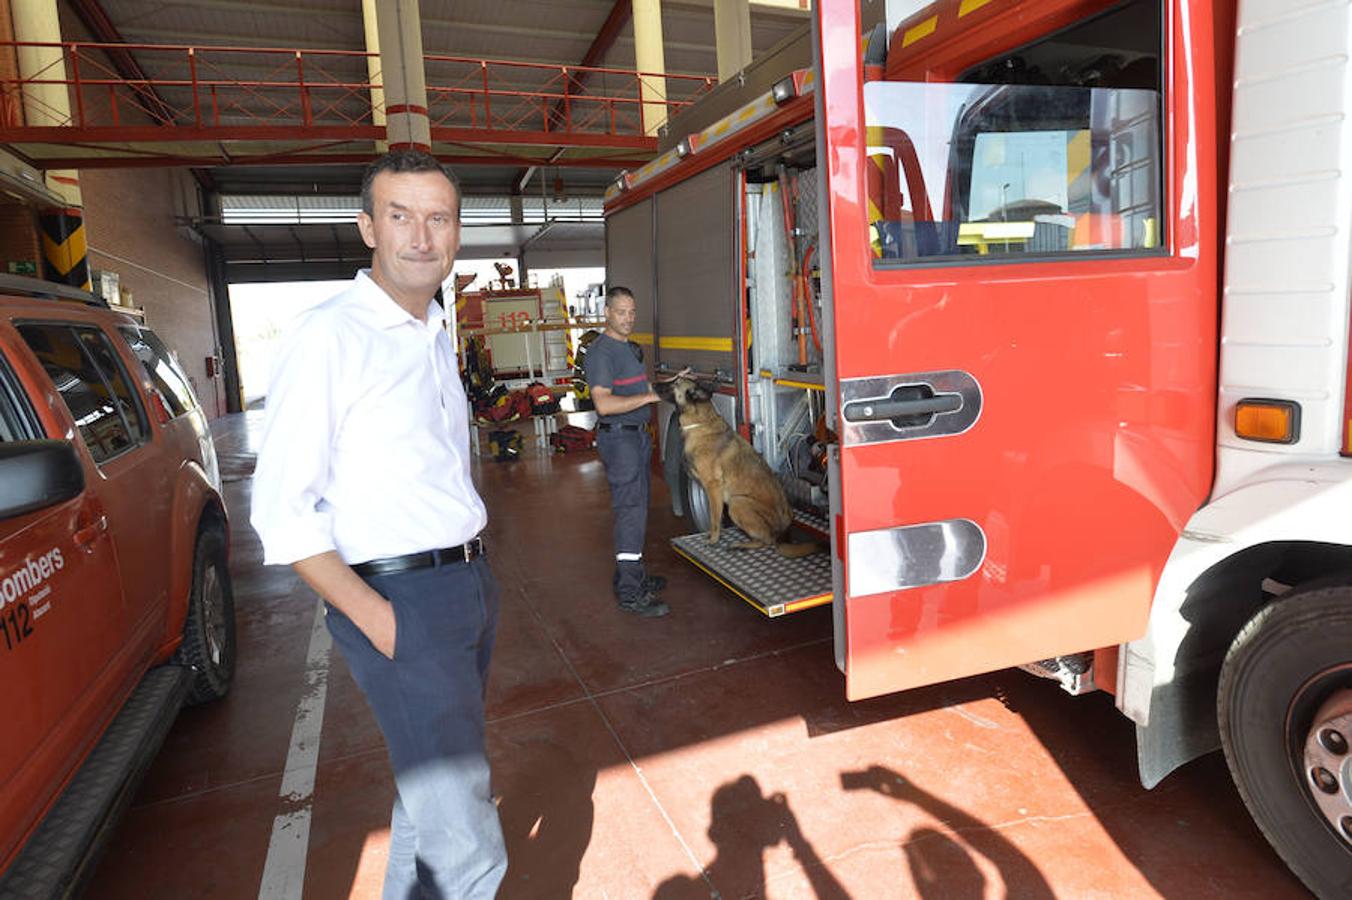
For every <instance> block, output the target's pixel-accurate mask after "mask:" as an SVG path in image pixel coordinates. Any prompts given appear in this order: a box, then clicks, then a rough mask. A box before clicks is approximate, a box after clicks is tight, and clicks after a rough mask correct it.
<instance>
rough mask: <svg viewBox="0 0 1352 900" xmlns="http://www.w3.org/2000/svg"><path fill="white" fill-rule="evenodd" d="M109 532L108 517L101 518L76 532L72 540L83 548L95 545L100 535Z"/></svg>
mask: <svg viewBox="0 0 1352 900" xmlns="http://www.w3.org/2000/svg"><path fill="white" fill-rule="evenodd" d="M107 530H108V517H107V516H99V517H98V518H97V519H95V520H94V521H93V522H92V523H90V524H89V525H86V526H85V527H84V528H81V529H79V530H78V531H76V532H75V534H74V535H73V536H72V539H73V540H74V541H75V543H76V544H77V545H79V546H81V547H83V546H85V545H87V544H91V543H93V542H94V539H95V538H97V537H98V536H99V535H101V534H103V533H104V532H105V531H107Z"/></svg>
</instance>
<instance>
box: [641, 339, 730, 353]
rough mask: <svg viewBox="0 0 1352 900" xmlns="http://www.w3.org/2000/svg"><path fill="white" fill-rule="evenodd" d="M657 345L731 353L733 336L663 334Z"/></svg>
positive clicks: (667, 347) (675, 348)
mask: <svg viewBox="0 0 1352 900" xmlns="http://www.w3.org/2000/svg"><path fill="white" fill-rule="evenodd" d="M657 345H658V346H659V347H661V348H662V349H663V350H710V351H713V352H715V353H731V352H732V338H728V337H693V336H686V335H671V336H669V337H668V336H665V335H664V336H663V337H660V338H658V339H657Z"/></svg>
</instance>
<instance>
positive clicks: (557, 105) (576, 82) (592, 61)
mask: <svg viewBox="0 0 1352 900" xmlns="http://www.w3.org/2000/svg"><path fill="white" fill-rule="evenodd" d="M633 14H634V7H633V0H615V5H614V6H612V7H611V8H610V14H609V15H607V16H606V20H605V21H604V22H602V23H601V30H600V31H598V32H596V37H594V38H592V42H591V46H590V47H588V48H587V52H586V53H584V54H583V55H582V62H580V63H578V65H579V66H581V67H583V68H585V67H588V66H595V65H596V64H597V63H598V62H600V61H601V60H602V59H603V58H604V57H605V55H606V51H608V50H609V49H610V48H611V47H613V46H615V39H616V38H618V37H619V36H620V31H621V30H623V28H624V26H625V25H628V24H629V19H630V17H631V16H632V15H633ZM590 74H591V73H590V72H585V71H584V72H578V73H577V74H575V75H574V74H571V73H570V74H569V75H568V77H566V78H565V79H564V81H563V92H564V94H566V95H568V94H579V93H581V92H582V82H583V81H584V80H586V78H587V76H588V75H590ZM563 108H564V106H563V101H562V100H555V101H554V107H553V109H551V110H550V112H549V115H548V116H547V117H546V119H545V121H546V127H547V123H549V122H553V121H554V120H555V119H557V118H558V117H559V115H560V114H561V111H562V110H563ZM528 171H529V170H528V169H522V170H521V171H519V172H517V173H516V177H515V178H513V179H512V184H514V185H519V184H521V183H522V182H523V181H525V180H526V173H527V172H528Z"/></svg>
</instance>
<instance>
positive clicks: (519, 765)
mask: <svg viewBox="0 0 1352 900" xmlns="http://www.w3.org/2000/svg"><path fill="white" fill-rule="evenodd" d="M507 752H509V753H510V754H511V756H512V762H511V765H510V766H500V767H497V768H496V769H495V778H496V777H497V774H496V773H498V772H502V773H503V777H504V781H503V783H502V784H501V785H499V786H498V790H499V791H500V797H501V800H500V801H499V803H498V817H499V818H500V819H501V820H502V836H503V839H504V840H505V842H506V844H507V874H506V876H505V877H504V878H503V880H502V887H501V888H500V890H499V893H498V896H499V897H500V898H508V897H512V898H516V897H571V896H572V895H573V887H574V886H575V885H576V884H577V881H578V873H579V869H580V867H581V864H582V856H583V854H585V853H586V852H587V845H588V844H589V843H591V834H592V822H593V819H594V817H595V809H594V807H593V804H592V791H593V790H594V789H595V787H596V767H595V765H593V764H591V763H589V762H587V761H585V760H582V759H579V758H578V757H577V755H576V754H575V753H574V752H573V751H572V750H571V749H570V748H569V746H568V744H567V743H555V742H552V741H539V742H534V743H529V744H519V745H516V746H513V747H511V748H510V749H509V750H508V751H507ZM495 755H497V754H495Z"/></svg>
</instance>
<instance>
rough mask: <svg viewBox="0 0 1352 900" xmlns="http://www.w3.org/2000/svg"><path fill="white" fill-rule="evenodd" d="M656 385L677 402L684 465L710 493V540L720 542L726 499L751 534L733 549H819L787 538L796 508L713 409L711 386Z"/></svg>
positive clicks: (787, 552) (786, 552)
mask: <svg viewBox="0 0 1352 900" xmlns="http://www.w3.org/2000/svg"><path fill="white" fill-rule="evenodd" d="M657 391H658V393H659V394H660V395H662V396H663V397H664V398H665V399H670V400H671V401H672V402H673V403H675V404H676V409H677V411H678V412H679V414H680V423H681V437H682V438H683V439H684V443H685V462H686V465H687V466H689V468H690V471H691V473H693V474H694V476H695V479H696V480H697V481H699V483H700V485H701V486H703V488H704V493H705V494H707V495H708V496H709V520H710V522H711V523H712V525H711V526H710V528H709V543H711V544H716V543H718V535H719V531H720V529H721V527H722V524H723V508H724V506H725V505H726V507H727V510H728V515H729V516H731V517H732V521H733V523H734V524H735V525H736V526H737V527H738V528H740V529H742V530H743V531H745V532H746V533H747V536H749V537H750V538H751V540H750V541H747V542H745V543H741V544H737V545H735V547H734V549H737V550H755V549H758V548H760V547H773V548H775V550H776V551H778V553H779V554H780V555H781V556H789V557H794V556H807V555H808V554H811V553H815V552H817V551H818V550H820V549H821V547H820V546H819V545H817V544H814V543H801V544H800V543H792V542H790V541H789V540H788V538H789V527H790V526H791V525H792V524H793V513H792V512H791V511H790V510H789V500H788V498H787V497H785V496H784V488H783V486H782V485H780V483H779V479H778V478H776V477H775V474H774V473H773V472H771V471H770V467H769V466H768V465H766V464H765V460H764V459H761V456H760V454H759V453H757V452H756V451H755V449H753V448H752V446H751V445H750V444H748V443H747V442H746V441H745V440H744V439H743V438H742V436H741V435H739V434H738V433H737V432H735V431H733V430H732V428H730V427H729V426H728V423H727V422H726V421H724V419H723V417H722V416H720V415H719V414H718V410H716V409H714V405H713V404H712V403H711V402H709V392H708V391H706V390H705V389H704V388H702V387H700V386H699V385H698V384H696V383H695V382H694V381H691V380H690V379H689V378H677V379H676V380H674V381H672V382H670V383H668V384H665V385H664V384H658V385H657Z"/></svg>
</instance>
